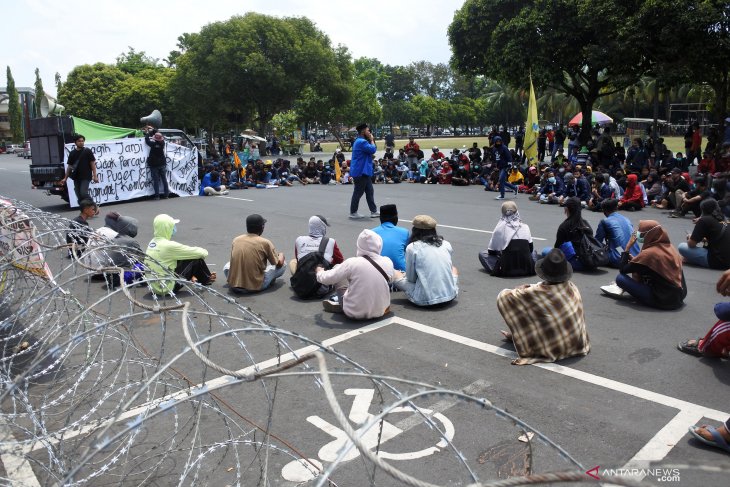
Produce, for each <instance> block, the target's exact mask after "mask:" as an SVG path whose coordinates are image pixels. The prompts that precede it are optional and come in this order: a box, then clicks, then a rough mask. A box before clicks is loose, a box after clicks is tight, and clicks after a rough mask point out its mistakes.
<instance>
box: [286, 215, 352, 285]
mask: <svg viewBox="0 0 730 487" xmlns="http://www.w3.org/2000/svg"><path fill="white" fill-rule="evenodd" d="M308 225H309V234H308V235H302V236H300V237H297V239H296V241H295V242H294V258H293V259H292V260H290V261H289V271H290V272H291V273H292V275H293V274H294V273H295V272H296V271H297V262H298V261H299V259H301V258H302V257H304V256H305V255H307V254H311V253H312V252H317V251H318V250H319V244H320V243H321V242H322V239H323V238H325V236H326V235H327V227H329V226H330V224H329V223H328V222H327V219H326V218H325V217H323V216H321V215H314V216H312V217H310V218H309V223H308ZM324 260H326V261H327V262H329V263H330V265H335V264H341V263H342V262H343V261H344V260H345V258H344V257H343V256H342V252H340V248H339V247H338V246H337V242H336V241H335V239H334V238H329V240H328V241H327V247H326V248H325V251H324Z"/></svg>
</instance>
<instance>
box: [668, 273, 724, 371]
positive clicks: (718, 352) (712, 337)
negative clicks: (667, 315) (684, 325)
mask: <svg viewBox="0 0 730 487" xmlns="http://www.w3.org/2000/svg"><path fill="white" fill-rule="evenodd" d="M716 288H717V292H718V293H720V294H721V295H723V296H730V269H728V270H726V271H725V272H723V273H722V275H721V276H720V279H719V280H718V281H717V286H716ZM715 316H717V319H718V321H717V322H716V323H715V324H714V325H713V326H712V328H710V331H708V332H707V334H706V335H705V337H704V338H697V339H696V340H694V339H692V340H685V341H683V342H681V343H679V344H678V345H677V348H679V350H680V351H682V352H684V353H688V354H690V355H694V356H696V357H708V358H725V359H730V303H718V304H716V305H715Z"/></svg>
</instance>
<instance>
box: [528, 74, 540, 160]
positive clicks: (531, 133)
mask: <svg viewBox="0 0 730 487" xmlns="http://www.w3.org/2000/svg"><path fill="white" fill-rule="evenodd" d="M539 131H540V126H539V125H538V122H537V101H536V100H535V88H534V87H533V86H532V76H530V104H529V105H528V106H527V122H526V123H525V157H526V158H527V164H528V165H529V166H535V165H537V164H538V163H539V161H538V160H537V134H538V132H539Z"/></svg>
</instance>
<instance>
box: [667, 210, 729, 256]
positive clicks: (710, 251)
mask: <svg viewBox="0 0 730 487" xmlns="http://www.w3.org/2000/svg"><path fill="white" fill-rule="evenodd" d="M701 206H702V216H701V217H700V218H699V219H698V220H697V224H695V228H694V230H692V235H687V242H686V243H684V242H683V243H680V244H679V245H678V246H677V250H678V251H679V253H680V254H681V255H682V257H684V260H685V261H686V262H687V263H688V264H693V265H698V266H700V267H709V268H710V269H719V270H726V269H730V231H729V230H728V228H727V224H726V223H725V221H724V220H725V218H724V216H723V215H722V214H721V213H720V210H719V207H718V205H717V202H716V201H715V200H714V199H712V198H709V199H707V200H705V201H703V202H702V205H701ZM703 241H704V242H705V246H704V247H698V245H699V243H700V242H703Z"/></svg>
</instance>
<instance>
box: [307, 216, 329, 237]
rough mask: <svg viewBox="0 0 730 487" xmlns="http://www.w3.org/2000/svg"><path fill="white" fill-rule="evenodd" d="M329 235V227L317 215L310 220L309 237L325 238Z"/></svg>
mask: <svg viewBox="0 0 730 487" xmlns="http://www.w3.org/2000/svg"><path fill="white" fill-rule="evenodd" d="M326 234H327V225H326V224H325V223H324V222H323V221H322V219H321V218H320V217H318V216H317V215H315V216H313V217H311V218H310V219H309V236H310V237H324V236H325V235H326Z"/></svg>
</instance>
